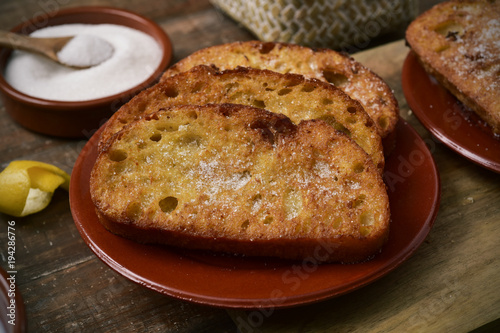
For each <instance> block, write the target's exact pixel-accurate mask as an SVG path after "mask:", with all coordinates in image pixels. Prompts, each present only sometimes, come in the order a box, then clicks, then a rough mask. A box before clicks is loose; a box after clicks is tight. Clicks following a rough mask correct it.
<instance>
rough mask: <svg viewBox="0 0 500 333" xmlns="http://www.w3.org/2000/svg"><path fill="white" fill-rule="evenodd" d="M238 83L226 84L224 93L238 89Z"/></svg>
mask: <svg viewBox="0 0 500 333" xmlns="http://www.w3.org/2000/svg"><path fill="white" fill-rule="evenodd" d="M239 86H240V85H239V83H238V82H231V83H227V84H226V85H225V86H224V89H226V92H230V91H231V90H233V89H238V87H239Z"/></svg>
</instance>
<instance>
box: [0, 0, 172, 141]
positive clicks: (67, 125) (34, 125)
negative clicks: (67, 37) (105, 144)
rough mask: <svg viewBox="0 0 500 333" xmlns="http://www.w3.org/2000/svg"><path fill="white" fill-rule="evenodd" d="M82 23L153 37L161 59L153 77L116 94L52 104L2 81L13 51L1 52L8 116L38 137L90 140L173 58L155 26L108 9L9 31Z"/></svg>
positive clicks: (69, 12)
mask: <svg viewBox="0 0 500 333" xmlns="http://www.w3.org/2000/svg"><path fill="white" fill-rule="evenodd" d="M71 23H83V24H104V23H107V24H116V25H123V26H126V27H130V28H133V29H137V30H139V31H142V32H144V33H147V34H149V35H150V36H151V37H153V38H154V39H155V40H156V41H157V43H158V44H159V46H160V48H161V49H162V51H163V58H162V60H161V62H160V64H159V65H158V66H157V68H156V69H155V70H154V71H153V74H152V75H151V76H150V77H149V78H148V79H146V80H145V81H144V82H142V83H141V84H138V85H137V86H135V87H133V88H131V89H129V90H126V91H123V92H121V93H119V94H115V95H110V96H107V97H104V98H99V99H94V100H88V101H76V102H65V101H54V100H47V99H41V98H37V97H33V96H29V95H26V94H24V93H22V92H20V91H18V90H16V89H14V88H13V87H12V86H11V85H10V84H9V83H7V82H6V80H5V78H4V75H3V73H4V69H5V66H6V64H7V62H8V59H9V56H10V54H11V53H12V50H9V49H0V93H1V95H2V98H3V103H4V106H5V109H6V110H7V113H8V114H9V115H10V116H11V118H12V119H14V120H15V121H16V122H18V123H19V124H20V125H22V126H24V127H25V128H27V129H29V130H31V131H34V132H38V133H41V134H46V135H51V136H56V137H64V138H87V139H88V138H90V137H91V135H92V133H93V132H95V131H96V130H97V129H98V128H99V127H100V126H101V125H102V124H103V123H104V122H105V121H106V120H107V119H108V118H109V117H110V116H111V115H112V114H113V113H114V112H115V111H116V110H118V108H119V107H120V106H121V105H123V104H124V103H126V102H127V101H128V100H129V99H130V98H132V97H133V96H134V95H135V94H137V93H138V92H139V91H140V90H142V89H144V88H146V87H148V86H150V85H152V84H154V83H155V82H156V81H157V79H158V78H159V76H160V75H161V73H162V72H163V71H164V70H165V68H166V67H167V66H168V65H169V63H170V61H171V58H172V44H171V42H170V38H169V37H168V35H167V34H166V33H165V31H163V29H162V28H161V27H160V26H158V25H157V24H156V23H155V22H153V21H151V20H150V19H148V18H145V17H143V16H141V15H138V14H136V13H133V12H130V11H127V10H123V9H118V8H111V7H98V6H95V7H92V6H91V7H75V8H68V9H62V10H58V11H56V12H53V13H47V14H46V15H44V17H43V19H40V17H34V18H33V19H32V20H29V21H26V22H23V23H21V24H19V25H18V26H16V27H14V28H13V29H11V31H12V32H16V33H21V34H30V33H31V32H33V31H35V30H37V29H41V28H45V27H48V26H54V25H61V24H71Z"/></svg>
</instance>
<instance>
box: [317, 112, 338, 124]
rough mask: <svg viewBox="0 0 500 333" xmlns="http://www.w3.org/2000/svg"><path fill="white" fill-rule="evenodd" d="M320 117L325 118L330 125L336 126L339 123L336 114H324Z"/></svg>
mask: <svg viewBox="0 0 500 333" xmlns="http://www.w3.org/2000/svg"><path fill="white" fill-rule="evenodd" d="M318 119H320V120H323V121H324V122H326V123H327V124H328V125H330V126H333V127H335V124H336V123H337V120H336V119H335V117H334V116H331V115H324V116H321V117H319V118H318Z"/></svg>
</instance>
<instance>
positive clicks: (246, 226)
mask: <svg viewBox="0 0 500 333" xmlns="http://www.w3.org/2000/svg"><path fill="white" fill-rule="evenodd" d="M249 225H250V221H249V220H245V221H243V223H242V224H241V229H243V230H246V229H247V228H248V226H249Z"/></svg>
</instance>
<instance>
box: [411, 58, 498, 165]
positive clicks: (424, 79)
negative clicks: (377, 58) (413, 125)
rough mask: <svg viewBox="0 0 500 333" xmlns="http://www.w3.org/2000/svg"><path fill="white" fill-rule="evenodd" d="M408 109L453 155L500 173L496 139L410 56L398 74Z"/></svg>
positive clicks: (486, 126)
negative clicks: (400, 74)
mask: <svg viewBox="0 0 500 333" xmlns="http://www.w3.org/2000/svg"><path fill="white" fill-rule="evenodd" d="M402 85H403V92H404V94H405V97H406V100H407V102H408V105H409V106H410V108H411V109H412V110H413V112H414V113H415V115H416V116H417V117H418V119H419V120H420V121H421V122H422V124H423V125H424V126H425V127H426V128H427V129H428V130H429V131H430V132H431V133H432V134H433V135H434V136H435V137H436V138H437V139H438V140H440V141H441V142H443V143H444V144H445V145H446V146H448V147H449V148H451V149H453V150H454V151H455V152H457V153H459V154H460V155H462V156H464V157H466V158H467V159H469V160H471V161H472V162H474V163H477V164H479V165H481V166H483V167H485V168H486V169H489V170H492V171H495V172H499V173H500V137H499V136H496V135H494V134H493V132H492V130H491V128H490V127H489V126H488V125H486V124H485V123H484V122H483V121H482V120H480V118H479V117H478V116H477V115H476V114H475V113H474V112H472V111H470V110H468V109H466V108H465V106H463V104H461V103H460V102H459V101H458V100H457V99H456V98H455V97H454V96H453V95H452V94H450V93H449V92H448V91H447V90H446V89H445V88H443V87H442V86H441V85H440V84H439V83H438V82H437V81H436V80H435V79H434V78H433V77H432V76H430V75H429V74H427V72H426V71H425V70H424V68H423V67H422V66H421V65H420V63H419V62H418V60H417V56H416V55H415V53H413V52H409V54H408V56H407V57H406V59H405V62H404V64H403V70H402Z"/></svg>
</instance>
